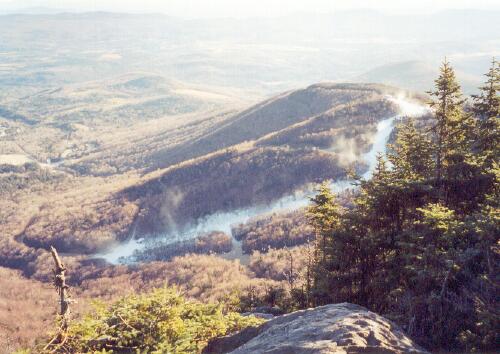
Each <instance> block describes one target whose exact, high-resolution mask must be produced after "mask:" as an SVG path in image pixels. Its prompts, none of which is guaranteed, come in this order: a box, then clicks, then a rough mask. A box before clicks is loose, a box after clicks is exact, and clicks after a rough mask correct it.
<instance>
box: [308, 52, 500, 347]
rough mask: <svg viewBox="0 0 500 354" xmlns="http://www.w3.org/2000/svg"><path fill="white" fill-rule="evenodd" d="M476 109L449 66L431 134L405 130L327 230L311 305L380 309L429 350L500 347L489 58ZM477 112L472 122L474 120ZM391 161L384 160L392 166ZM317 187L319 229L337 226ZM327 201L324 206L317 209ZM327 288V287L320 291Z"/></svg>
mask: <svg viewBox="0 0 500 354" xmlns="http://www.w3.org/2000/svg"><path fill="white" fill-rule="evenodd" d="M486 77H487V80H486V83H485V85H484V86H483V87H481V88H480V90H481V91H480V94H479V95H477V96H474V97H473V105H472V110H471V109H467V107H466V105H467V101H466V99H465V98H464V97H463V96H462V94H461V90H460V85H459V84H458V82H457V80H456V78H455V74H454V71H453V68H452V67H451V65H450V64H449V63H448V62H447V61H445V62H444V63H443V65H442V67H441V69H440V75H439V77H438V79H437V80H436V81H435V88H434V90H432V91H430V92H429V94H430V96H431V98H432V101H431V102H430V107H431V109H432V111H433V117H434V118H433V123H432V126H431V129H419V128H417V125H416V124H415V122H414V121H412V120H407V122H406V123H404V124H403V125H401V126H400V127H399V128H398V133H397V137H396V139H395V143H394V145H393V146H392V147H391V149H390V151H391V152H390V153H389V155H388V156H387V158H386V157H384V156H379V157H378V163H377V167H376V169H375V171H374V174H373V178H372V179H371V180H369V181H364V180H361V181H360V189H359V193H358V195H357V197H356V200H355V206H354V207H353V208H351V209H350V210H347V211H345V212H344V213H342V214H339V216H337V217H336V218H335V223H331V224H329V227H328V228H318V230H319V233H320V239H326V240H328V242H327V243H326V245H328V247H325V246H322V244H321V242H318V243H317V245H318V247H320V250H319V251H318V253H319V254H322V258H321V259H319V260H318V261H319V262H323V263H322V264H321V265H320V266H318V267H316V271H317V272H318V273H317V274H316V275H315V277H314V278H315V279H316V284H319V286H320V289H316V291H314V292H313V293H312V296H313V297H315V299H314V301H313V302H314V303H316V304H323V303H330V302H341V301H349V302H356V303H358V304H360V305H364V306H367V307H369V308H370V309H372V310H374V311H377V312H379V313H382V314H384V315H386V316H388V317H390V318H392V319H394V320H395V321H397V322H398V323H400V324H401V325H402V326H403V327H404V328H405V329H406V331H407V332H408V334H409V335H411V336H413V337H414V338H415V339H416V340H418V341H419V342H420V343H421V344H422V345H424V346H426V347H427V348H430V349H445V350H472V349H476V350H492V349H494V348H495V346H496V345H497V343H498V340H499V337H498V333H497V332H498V328H499V324H500V322H499V319H500V317H499V313H498V308H499V306H498V305H499V304H498V299H497V296H496V294H498V290H499V278H498V270H499V264H500V263H499V255H500V253H499V251H500V250H499V248H498V244H499V235H500V209H499V202H498V201H499V200H500V193H499V192H500V188H499V187H500V184H499V177H500V169H499V152H498V147H499V145H500V140H499V136H498V122H499V102H500V98H499V93H498V90H499V85H500V75H499V66H498V63H497V62H496V61H493V64H492V68H491V69H490V71H489V72H488V74H487V75H486ZM470 111H472V114H471V113H470ZM388 162H389V163H388ZM325 196H328V192H327V191H326V190H324V187H322V188H321V190H320V193H319V194H318V196H317V197H316V198H315V199H314V200H313V207H312V209H313V210H315V213H314V218H313V219H312V223H313V224H314V225H318V222H317V221H318V220H333V219H332V217H331V216H330V215H331V214H332V213H331V211H332V210H336V209H335V208H336V207H335V206H334V205H333V204H332V203H333V200H334V199H333V198H332V197H328V198H326V199H325ZM319 200H328V202H327V204H328V207H327V208H326V207H322V208H320V207H318V205H319V203H318V201H319ZM321 287H323V288H322V289H321Z"/></svg>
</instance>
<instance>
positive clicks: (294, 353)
mask: <svg viewBox="0 0 500 354" xmlns="http://www.w3.org/2000/svg"><path fill="white" fill-rule="evenodd" d="M203 353H204V354H224V353H232V354H250V353H262V354H264V353H268V354H271V353H272V354H306V353H307V354H324V353H382V354H385V353H427V352H426V351H425V350H424V349H422V348H420V347H419V346H418V345H416V344H415V343H414V342H413V341H412V340H411V339H410V338H409V337H408V336H406V335H405V334H404V332H403V331H402V330H401V329H400V327H399V326H397V325H396V324H394V323H392V322H391V321H389V320H387V319H385V318H384V317H382V316H380V315H377V314H376V313H373V312H370V311H368V310H367V309H365V308H364V307H361V306H358V305H353V304H349V303H342V304H335V305H326V306H321V307H317V308H314V309H308V310H303V311H297V312H293V313H290V314H287V315H283V316H280V317H276V318H274V319H272V320H270V321H268V322H266V323H264V324H262V325H261V326H259V327H257V328H247V329H245V330H243V331H241V332H239V333H236V334H234V335H232V336H227V337H223V338H217V339H215V340H213V341H212V342H210V343H209V345H208V346H207V348H205V350H204V351H203Z"/></svg>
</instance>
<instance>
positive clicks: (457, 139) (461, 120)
mask: <svg viewBox="0 0 500 354" xmlns="http://www.w3.org/2000/svg"><path fill="white" fill-rule="evenodd" d="M428 93H429V94H430V95H431V97H433V100H432V101H431V102H430V106H431V108H433V110H434V117H435V120H436V123H435V125H434V126H433V132H434V134H435V144H436V146H435V158H436V180H437V184H438V187H441V182H442V178H443V169H444V167H445V166H446V164H447V163H450V158H451V156H453V154H455V153H463V152H466V151H467V148H468V146H469V142H470V141H469V139H470V136H469V134H470V131H471V129H472V123H471V120H470V117H468V116H467V115H466V114H465V113H464V111H463V104H464V103H465V99H464V98H463V96H462V92H461V89H460V85H459V84H458V82H457V80H456V77H455V72H454V70H453V68H452V67H451V65H450V63H449V62H448V61H446V60H445V61H444V63H443V65H442V66H441V69H440V75H439V77H438V78H437V79H436V80H435V90H434V91H429V92H428Z"/></svg>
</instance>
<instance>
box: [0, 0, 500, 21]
mask: <svg viewBox="0 0 500 354" xmlns="http://www.w3.org/2000/svg"><path fill="white" fill-rule="evenodd" d="M29 7H50V8H59V9H64V10H74V11H115V12H161V13H165V14H168V15H173V16H180V17H190V18H193V17H253V16H279V15H286V14H289V13H294V12H303V11H307V12H318V13H328V12H333V11H336V10H348V9H360V8H363V9H378V10H381V11H384V12H390V13H415V12H418V13H427V12H435V11H439V10H445V9H457V8H475V9H495V10H500V1H499V0H0V10H8V11H12V10H16V9H22V8H29Z"/></svg>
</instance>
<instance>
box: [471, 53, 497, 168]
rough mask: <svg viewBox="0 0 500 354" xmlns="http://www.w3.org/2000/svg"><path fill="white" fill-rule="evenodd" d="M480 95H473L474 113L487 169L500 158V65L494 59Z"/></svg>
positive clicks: (477, 144) (477, 139) (480, 146)
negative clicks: (499, 92)
mask: <svg viewBox="0 0 500 354" xmlns="http://www.w3.org/2000/svg"><path fill="white" fill-rule="evenodd" d="M485 76H486V78H487V80H486V82H485V84H484V86H481V87H480V88H479V89H480V94H479V95H473V96H472V97H473V99H474V105H473V112H474V114H475V116H476V118H477V119H478V124H477V125H478V131H477V137H476V147H477V149H478V151H479V153H480V154H481V155H482V157H483V158H484V159H485V163H486V166H487V167H491V165H492V162H493V161H497V162H498V157H499V156H500V127H499V124H500V123H499V118H500V96H499V94H498V91H499V90H500V64H499V63H498V62H497V61H496V60H495V59H494V58H493V60H492V63H491V68H490V70H489V71H488V73H486V75H485Z"/></svg>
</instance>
